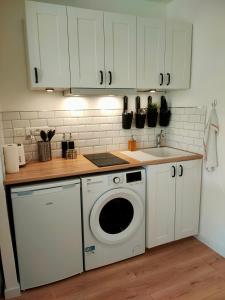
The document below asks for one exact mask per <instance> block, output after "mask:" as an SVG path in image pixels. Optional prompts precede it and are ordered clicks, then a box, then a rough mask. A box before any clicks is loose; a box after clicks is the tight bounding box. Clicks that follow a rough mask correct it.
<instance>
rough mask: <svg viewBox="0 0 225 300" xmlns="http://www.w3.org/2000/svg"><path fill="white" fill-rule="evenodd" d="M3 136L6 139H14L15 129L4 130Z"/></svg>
mask: <svg viewBox="0 0 225 300" xmlns="http://www.w3.org/2000/svg"><path fill="white" fill-rule="evenodd" d="M3 134H4V137H6V138H9V137H13V129H4V130H3Z"/></svg>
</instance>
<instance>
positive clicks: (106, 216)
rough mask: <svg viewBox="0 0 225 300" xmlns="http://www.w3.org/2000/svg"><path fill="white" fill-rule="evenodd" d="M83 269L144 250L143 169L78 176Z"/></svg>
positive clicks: (114, 260)
mask: <svg viewBox="0 0 225 300" xmlns="http://www.w3.org/2000/svg"><path fill="white" fill-rule="evenodd" d="M81 182H82V193H83V199H82V203H83V230H84V265H85V270H91V269H95V268H98V267H101V266H105V265H108V264H112V263H115V262H118V261H121V260H124V259H127V258H130V257H133V256H136V255H139V254H142V253H144V252H145V170H144V169H143V168H139V169H135V170H129V171H128V170H127V171H121V172H115V173H106V174H102V175H95V176H88V177H83V178H82V179H81Z"/></svg>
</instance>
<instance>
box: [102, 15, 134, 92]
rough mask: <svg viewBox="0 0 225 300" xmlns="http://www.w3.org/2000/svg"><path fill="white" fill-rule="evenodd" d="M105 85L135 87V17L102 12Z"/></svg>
mask: <svg viewBox="0 0 225 300" xmlns="http://www.w3.org/2000/svg"><path fill="white" fill-rule="evenodd" d="M104 31H105V67H106V87H108V88H110V87H111V88H136V72H137V69H136V60H137V58H136V46H137V45H136V17H135V16H129V15H120V14H114V13H104Z"/></svg>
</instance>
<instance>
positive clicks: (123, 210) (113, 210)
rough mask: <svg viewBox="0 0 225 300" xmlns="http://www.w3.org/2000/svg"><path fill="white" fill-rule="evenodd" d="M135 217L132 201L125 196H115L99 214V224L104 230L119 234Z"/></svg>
mask: <svg viewBox="0 0 225 300" xmlns="http://www.w3.org/2000/svg"><path fill="white" fill-rule="evenodd" d="M133 217H134V208H133V205H132V204H131V202H130V201H129V200H127V199H124V198H114V199H112V200H111V201H109V202H107V203H106V204H105V206H104V207H103V208H102V210H101V212H100V215H99V224H100V226H101V228H102V230H103V231H105V232H106V233H109V234H118V233H120V232H122V231H124V230H125V229H126V228H127V227H128V226H129V225H130V223H131V221H132V219H133Z"/></svg>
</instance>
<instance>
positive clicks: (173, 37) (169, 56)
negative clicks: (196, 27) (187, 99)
mask: <svg viewBox="0 0 225 300" xmlns="http://www.w3.org/2000/svg"><path fill="white" fill-rule="evenodd" d="M191 45H192V25H191V24H189V23H183V22H172V21H168V22H167V25H166V54H165V77H166V82H165V87H166V88H167V89H188V88H189V87H190V72H191V49H192V46H191Z"/></svg>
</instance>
